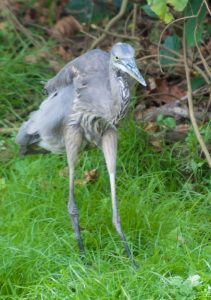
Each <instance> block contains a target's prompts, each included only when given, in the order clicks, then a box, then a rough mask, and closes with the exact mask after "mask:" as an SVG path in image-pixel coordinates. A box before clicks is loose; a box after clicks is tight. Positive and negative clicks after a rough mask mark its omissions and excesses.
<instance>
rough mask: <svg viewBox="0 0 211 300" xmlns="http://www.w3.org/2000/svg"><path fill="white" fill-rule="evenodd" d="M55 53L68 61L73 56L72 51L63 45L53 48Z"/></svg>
mask: <svg viewBox="0 0 211 300" xmlns="http://www.w3.org/2000/svg"><path fill="white" fill-rule="evenodd" d="M55 53H56V54H58V55H59V56H61V57H62V58H63V59H64V60H66V61H69V60H71V59H72V58H73V53H72V51H71V50H70V49H66V48H65V47H64V46H61V45H60V46H58V47H57V48H56V49H55Z"/></svg>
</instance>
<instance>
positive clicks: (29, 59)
mask: <svg viewBox="0 0 211 300" xmlns="http://www.w3.org/2000/svg"><path fill="white" fill-rule="evenodd" d="M25 62H27V63H30V64H36V63H37V56H35V55H33V54H30V55H27V56H26V57H25Z"/></svg>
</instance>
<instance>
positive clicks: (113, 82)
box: [109, 64, 127, 100]
mask: <svg viewBox="0 0 211 300" xmlns="http://www.w3.org/2000/svg"><path fill="white" fill-rule="evenodd" d="M109 73H110V86H111V93H112V96H113V97H114V98H115V99H116V98H118V97H119V93H118V92H119V89H118V78H119V77H121V78H122V79H123V80H124V81H127V77H126V75H125V74H124V72H122V71H121V70H119V69H117V68H115V67H114V66H113V65H112V64H110V65H109ZM120 100H121V99H120Z"/></svg>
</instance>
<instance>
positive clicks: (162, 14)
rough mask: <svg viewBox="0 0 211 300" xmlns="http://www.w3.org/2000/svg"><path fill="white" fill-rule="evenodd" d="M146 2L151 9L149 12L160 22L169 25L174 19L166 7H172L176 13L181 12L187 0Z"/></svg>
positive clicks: (153, 0)
mask: <svg viewBox="0 0 211 300" xmlns="http://www.w3.org/2000/svg"><path fill="white" fill-rule="evenodd" d="M147 2H148V4H149V6H150V7H151V10H152V11H153V12H154V13H155V14H156V15H158V16H159V18H160V19H161V20H163V21H164V22H165V23H170V22H171V21H172V20H173V18H174V17H173V15H172V13H171V12H170V11H169V7H168V5H171V6H173V7H174V9H175V10H176V11H183V10H184V9H185V7H186V5H187V3H188V0H180V1H178V0H148V1H147ZM145 12H146V11H145ZM146 13H147V12H146Z"/></svg>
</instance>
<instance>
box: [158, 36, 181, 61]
mask: <svg viewBox="0 0 211 300" xmlns="http://www.w3.org/2000/svg"><path fill="white" fill-rule="evenodd" d="M164 46H165V47H166V48H168V49H171V50H174V51H175V52H178V53H179V51H180V49H181V42H180V38H179V37H178V35H176V34H174V35H171V36H167V37H166V39H165V41H164ZM160 54H163V55H166V56H169V57H173V58H176V56H175V55H174V54H172V53H169V52H168V51H167V50H165V49H161V50H160ZM171 63H174V62H173V61H172V60H171V58H169V59H168V58H161V64H162V65H166V64H171Z"/></svg>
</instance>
